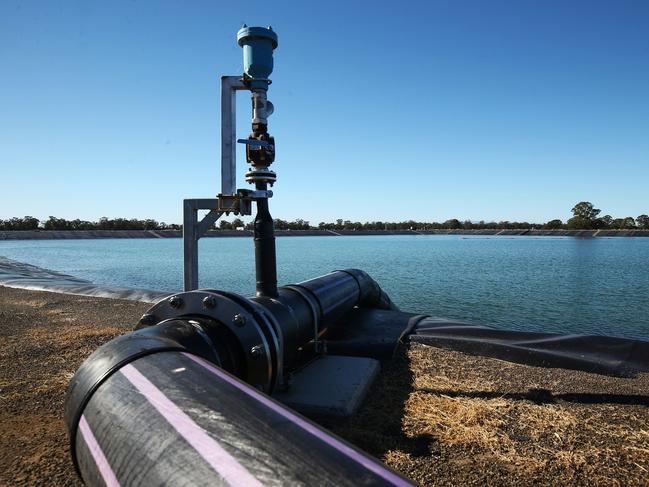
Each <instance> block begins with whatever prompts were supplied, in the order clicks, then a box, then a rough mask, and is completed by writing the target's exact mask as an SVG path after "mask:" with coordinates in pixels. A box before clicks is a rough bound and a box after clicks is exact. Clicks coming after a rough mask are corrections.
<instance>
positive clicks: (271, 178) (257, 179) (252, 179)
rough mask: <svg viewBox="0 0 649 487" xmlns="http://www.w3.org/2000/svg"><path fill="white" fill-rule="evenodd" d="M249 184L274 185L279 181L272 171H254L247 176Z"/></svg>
mask: <svg viewBox="0 0 649 487" xmlns="http://www.w3.org/2000/svg"><path fill="white" fill-rule="evenodd" d="M245 178H246V182H248V183H268V184H273V183H274V182H275V181H276V180H277V174H275V172H274V171H270V170H265V171H264V170H260V169H253V170H252V171H248V172H247V173H246V174H245Z"/></svg>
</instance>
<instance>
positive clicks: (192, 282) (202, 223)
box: [183, 198, 223, 291]
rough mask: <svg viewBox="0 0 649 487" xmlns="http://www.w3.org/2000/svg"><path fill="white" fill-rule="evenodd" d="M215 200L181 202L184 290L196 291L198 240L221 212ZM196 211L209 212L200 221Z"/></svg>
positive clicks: (203, 199) (201, 199) (202, 199)
mask: <svg viewBox="0 0 649 487" xmlns="http://www.w3.org/2000/svg"><path fill="white" fill-rule="evenodd" d="M218 207H219V200H218V199H216V198H200V199H187V200H184V201H183V256H184V279H183V281H184V282H183V284H184V289H185V291H193V290H195V289H198V239H199V238H201V237H202V236H203V235H205V234H206V233H207V231H208V230H209V229H210V227H211V226H212V225H214V223H215V222H216V220H218V219H219V217H220V216H221V215H222V214H223V212H221V211H218ZM198 210H210V211H209V213H208V214H207V215H205V216H204V217H203V218H202V219H201V220H199V219H198Z"/></svg>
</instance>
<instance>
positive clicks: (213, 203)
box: [183, 76, 252, 291]
mask: <svg viewBox="0 0 649 487" xmlns="http://www.w3.org/2000/svg"><path fill="white" fill-rule="evenodd" d="M248 89H249V87H248V86H247V85H246V84H245V83H244V81H243V78H242V77H241V76H221V194H220V195H219V196H218V198H199V199H186V200H184V204H183V255H184V272H183V284H184V288H185V291H193V290H194V289H198V239H199V238H201V237H202V236H203V235H205V233H206V232H207V231H208V230H209V229H210V227H211V226H212V225H214V223H215V222H216V221H217V220H218V219H219V218H220V217H221V215H222V214H223V213H238V214H242V215H250V214H251V213H252V205H251V200H250V198H246V197H242V195H240V194H239V191H237V189H236V187H237V144H236V124H237V117H236V116H237V113H236V110H237V108H236V107H237V97H236V94H237V93H236V92H237V91H241V90H248ZM199 210H209V212H208V213H207V215H205V216H204V217H203V218H202V219H201V220H200V221H199V220H198V211H199Z"/></svg>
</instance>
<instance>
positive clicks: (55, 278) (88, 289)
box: [0, 256, 171, 303]
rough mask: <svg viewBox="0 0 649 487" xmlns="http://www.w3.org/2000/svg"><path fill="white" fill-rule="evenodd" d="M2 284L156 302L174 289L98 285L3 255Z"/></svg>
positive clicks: (1, 261)
mask: <svg viewBox="0 0 649 487" xmlns="http://www.w3.org/2000/svg"><path fill="white" fill-rule="evenodd" d="M0 285H1V286H7V287H14V288H20V289H32V290H34V291H52V292H58V293H66V294H78V295H81V296H96V297H101V298H117V299H128V300H131V301H143V302H147V303H154V302H157V301H159V300H160V299H162V298H164V297H165V296H169V295H170V294H171V293H168V292H163V291H154V290H151V289H131V288H123V287H111V286H98V285H96V284H93V283H92V282H90V281H87V280H85V279H79V278H78V277H74V276H69V275H67V274H63V273H60V272H56V271H52V270H49V269H43V268H41V267H36V266H33V265H30V264H25V263H23V262H18V261H15V260H11V259H7V258H6V257H2V256H0Z"/></svg>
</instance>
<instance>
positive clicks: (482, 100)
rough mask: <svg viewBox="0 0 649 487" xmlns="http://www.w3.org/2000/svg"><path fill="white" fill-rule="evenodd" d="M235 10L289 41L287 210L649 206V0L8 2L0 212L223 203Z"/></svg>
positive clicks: (282, 167) (279, 213)
mask: <svg viewBox="0 0 649 487" xmlns="http://www.w3.org/2000/svg"><path fill="white" fill-rule="evenodd" d="M243 22H246V23H247V24H248V25H268V24H271V25H272V26H273V28H274V29H275V31H276V32H277V33H278V35H279V48H278V49H277V51H276V52H275V72H274V74H273V76H272V78H273V81H274V83H273V85H272V86H271V89H270V92H269V98H270V99H271V100H272V101H273V102H274V104H275V107H276V112H275V114H274V115H273V116H272V117H271V119H270V132H271V133H272V134H273V135H275V138H276V141H277V161H276V164H275V165H274V166H273V168H274V169H275V171H276V172H277V174H278V183H277V184H276V185H275V188H274V189H275V197H274V198H273V199H272V201H271V210H272V213H273V215H274V216H276V217H279V218H285V219H293V218H300V217H301V218H304V219H307V220H309V221H311V222H312V223H314V224H317V223H318V222H319V221H322V220H333V219H335V218H344V219H351V220H360V221H365V220H390V221H394V220H403V219H410V218H412V219H416V220H426V221H432V220H436V221H443V220H446V219H448V218H452V217H457V218H460V219H471V220H482V219H484V220H528V221H545V220H548V219H551V218H561V219H564V220H565V219H566V218H568V217H569V216H570V208H571V207H572V205H573V204H574V203H576V202H577V201H580V200H589V201H592V202H593V203H594V204H595V205H596V206H597V207H599V208H601V209H602V210H603V212H604V213H610V214H611V215H613V216H615V217H618V216H619V217H621V216H627V215H630V216H634V217H635V216H637V215H638V214H640V213H647V212H649V2H647V1H643V0H638V1H635V2H631V1H613V0H611V1H609V2H598V1H583V2H571V1H566V0H561V1H509V2H500V1H493V0H490V1H475V2H470V1H444V2H439V1H422V2H403V1H390V2H381V1H366V2H361V1H358V2H356V1H349V0H347V1H344V2H337V1H326V2H308V1H302V2H297V1H296V2H276V1H273V2H271V1H265V2H255V1H246V2H225V1H216V0H214V1H175V2H172V1H110V2H103V1H102V2H99V1H87V0H85V1H78V2H74V1H68V2H65V1H56V2H44V1H19V2H16V1H10V0H3V1H2V2H1V3H0V169H1V172H0V175H1V185H0V218H7V217H10V216H16V215H19V216H22V215H33V216H36V217H38V218H47V216H48V215H55V216H59V217H65V218H74V217H79V218H82V219H91V220H94V219H97V218H99V217H101V216H108V217H117V216H125V217H140V218H144V217H152V218H156V219H158V220H162V221H166V222H168V223H169V222H180V221H181V200H182V198H186V197H209V196H213V195H215V194H216V193H217V192H218V190H219V187H220V181H219V175H220V171H219V160H220V159H219V157H220V156H219V152H220V145H219V144H220V141H219V113H220V112H219V111H220V107H219V77H220V76H221V75H223V74H239V73H240V72H241V70H242V68H241V49H240V48H239V47H238V46H237V44H236V40H235V36H236V31H237V30H238V29H239V27H240V26H241V24H242V23H243ZM239 107H240V117H239V134H241V135H246V134H247V131H248V127H249V125H248V124H249V111H248V98H247V97H246V96H245V95H243V94H242V95H240V98H239ZM245 168H246V166H245V164H244V161H243V158H242V159H241V163H240V164H239V170H238V174H239V181H240V184H239V186H240V187H247V186H248V185H247V184H246V183H245V182H244V181H243V173H244V172H245Z"/></svg>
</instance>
